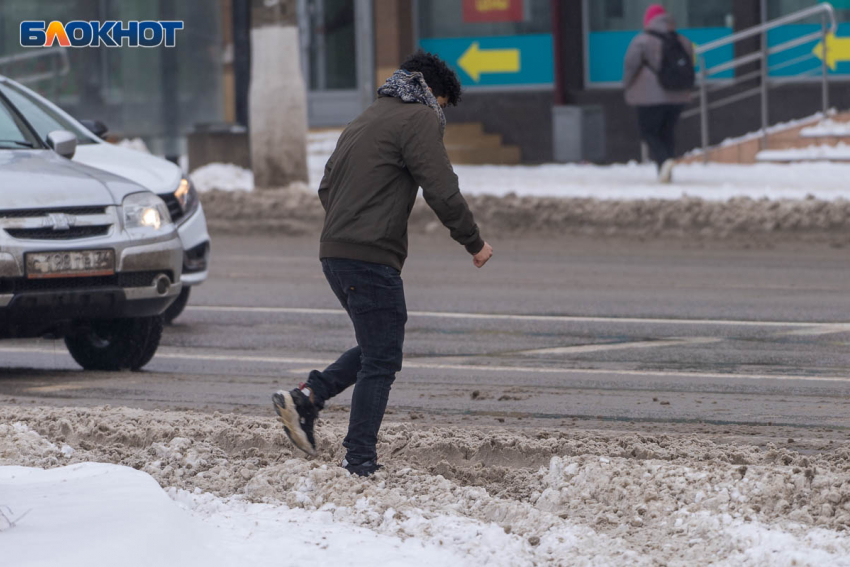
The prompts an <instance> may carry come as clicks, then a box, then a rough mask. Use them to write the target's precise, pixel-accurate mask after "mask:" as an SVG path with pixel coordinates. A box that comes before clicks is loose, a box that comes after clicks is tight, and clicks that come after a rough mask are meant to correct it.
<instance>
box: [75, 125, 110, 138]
mask: <svg viewBox="0 0 850 567" xmlns="http://www.w3.org/2000/svg"><path fill="white" fill-rule="evenodd" d="M80 124H82V125H83V126H85V127H86V130H88V131H89V132H91V133H92V134H94V135H95V136H97V137H98V138H100V139H101V140H103V139H105V136H106V133H107V132H109V127H108V126H107V125H106V124H104V123H103V122H101V121H100V120H80Z"/></svg>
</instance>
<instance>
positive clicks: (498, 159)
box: [446, 146, 522, 165]
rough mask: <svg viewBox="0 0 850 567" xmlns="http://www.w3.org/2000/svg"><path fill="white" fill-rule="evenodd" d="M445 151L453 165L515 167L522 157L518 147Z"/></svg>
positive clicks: (451, 149)
mask: <svg viewBox="0 0 850 567" xmlns="http://www.w3.org/2000/svg"><path fill="white" fill-rule="evenodd" d="M446 149H447V150H448V153H449V159H450V160H451V162H452V163H453V164H454V165H517V164H519V163H520V159H521V157H522V156H521V152H520V149H519V146H502V147H500V148H446Z"/></svg>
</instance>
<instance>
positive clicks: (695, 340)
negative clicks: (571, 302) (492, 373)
mask: <svg viewBox="0 0 850 567" xmlns="http://www.w3.org/2000/svg"><path fill="white" fill-rule="evenodd" d="M721 341H723V339H719V338H715V337H687V338H681V339H669V340H664V341H634V342H628V343H605V344H601V345H574V346H567V347H554V348H538V349H532V350H522V351H519V352H512V353H508V354H519V355H522V356H539V355H546V354H583V353H587V352H603V351H608V350H627V349H638V348H662V347H669V346H690V345H703V344H712V343H719V342H721Z"/></svg>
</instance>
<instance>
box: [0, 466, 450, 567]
mask: <svg viewBox="0 0 850 567" xmlns="http://www.w3.org/2000/svg"><path fill="white" fill-rule="evenodd" d="M0 487H2V488H4V489H5V490H4V492H7V493H8V494H9V498H11V500H10V501H9V502H10V507H14V508H15V509H20V510H24V509H27V510H29V511H30V513H29V514H28V515H27V516H26V517H25V518H24V519H21V520H20V522H19V523H18V524H17V525H16V526H15V527H14V529H12V530H10V531H9V533H7V534H5V535H4V537H3V560H4V562H7V563H8V564H9V565H15V566H17V567H24V566H26V565H63V566H67V567H76V566H80V567H98V566H104V567H107V566H109V567H111V566H114V565H122V566H127V567H132V566H140V567H141V566H148V565H181V566H183V567H196V566H197V567H215V566H222V567H225V566H232V565H244V566H257V567H259V566H262V565H269V564H276V565H306V564H327V565H331V564H343V563H344V564H346V565H352V566H364V567H365V566H372V565H377V564H382V565H398V566H404V565H422V566H428V565H435V564H436V565H449V564H460V563H461V562H460V561H459V559H460V558H459V557H457V556H455V555H454V554H453V553H451V551H449V549H448V548H447V547H448V546H447V547H446V548H440V547H439V546H429V545H424V544H423V543H422V542H420V541H418V540H415V539H407V540H402V539H401V538H398V537H389V536H381V535H378V534H376V533H374V532H373V531H372V530H368V529H364V528H358V527H356V526H349V525H345V524H340V523H339V522H335V521H334V518H333V514H332V513H328V512H319V513H312V514H311V513H308V512H305V511H303V510H292V509H289V508H287V507H285V506H279V505H278V506H272V505H262V504H251V503H248V502H245V501H243V500H240V499H230V500H224V499H221V498H217V497H215V496H212V495H210V494H199V493H189V492H186V491H180V490H170V491H168V493H166V492H165V491H163V489H162V488H160V486H159V485H158V484H157V483H156V481H154V479H152V478H151V477H150V476H149V475H147V474H145V473H142V472H139V471H135V470H133V469H131V468H127V467H122V466H116V465H109V464H99V463H84V464H79V465H74V466H68V467H62V468H55V469H50V470H46V471H45V470H41V469H34V468H24V467H0ZM45 541H50V542H51V545H43V544H44V542H45ZM353 549H357V550H358V552H357V553H356V554H352V553H351V551H352V550H353ZM128 550H132V552H131V553H128Z"/></svg>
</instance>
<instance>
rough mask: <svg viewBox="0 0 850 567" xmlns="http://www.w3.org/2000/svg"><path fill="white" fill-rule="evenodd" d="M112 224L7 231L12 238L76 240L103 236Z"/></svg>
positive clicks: (12, 229)
mask: <svg viewBox="0 0 850 567" xmlns="http://www.w3.org/2000/svg"><path fill="white" fill-rule="evenodd" d="M110 227H111V225H108V224H104V225H96V226H72V227H71V228H69V229H67V230H54V229H52V228H7V229H6V232H7V233H8V234H9V236H11V237H12V238H18V239H21V240H74V239H77V238H91V237H92V236H103V235H105V234H108V233H109V228H110Z"/></svg>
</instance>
